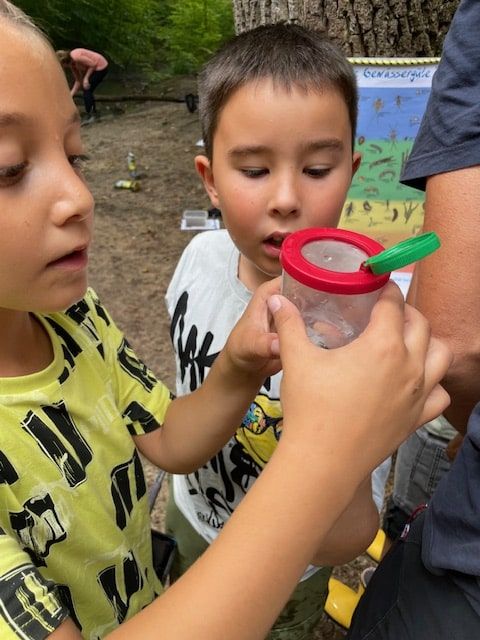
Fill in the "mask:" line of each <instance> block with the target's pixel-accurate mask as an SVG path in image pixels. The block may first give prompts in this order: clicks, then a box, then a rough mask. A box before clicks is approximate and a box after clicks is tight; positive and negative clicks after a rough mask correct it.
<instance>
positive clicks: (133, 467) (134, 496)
mask: <svg viewBox="0 0 480 640" xmlns="http://www.w3.org/2000/svg"><path fill="white" fill-rule="evenodd" d="M111 480H112V485H111V491H112V500H113V504H114V506H115V513H116V521H117V526H118V528H119V529H121V530H122V531H123V529H125V527H126V526H127V520H128V517H129V516H130V514H131V513H132V511H133V507H134V505H135V504H136V503H137V502H138V501H139V500H140V498H142V497H143V496H144V495H145V493H146V492H147V487H146V485H145V476H144V474H143V469H142V463H141V461H140V457H139V455H138V453H137V451H136V450H135V453H134V454H133V458H132V459H131V460H128V462H125V463H124V464H121V465H118V466H117V467H115V469H113V471H112V473H111Z"/></svg>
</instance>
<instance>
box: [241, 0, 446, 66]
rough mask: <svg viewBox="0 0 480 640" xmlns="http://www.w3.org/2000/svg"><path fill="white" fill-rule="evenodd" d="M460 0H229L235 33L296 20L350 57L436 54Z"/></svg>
mask: <svg viewBox="0 0 480 640" xmlns="http://www.w3.org/2000/svg"><path fill="white" fill-rule="evenodd" d="M458 4H459V0H233V10H234V17H235V30H236V32H237V33H240V32H242V31H246V30H248V29H253V28H254V27H257V26H258V25H261V24H272V23H275V22H298V23H300V24H305V25H307V26H310V27H315V28H317V29H324V30H326V31H327V32H328V34H329V35H330V37H331V38H332V39H333V40H335V41H336V42H337V43H339V44H340V45H341V47H342V49H343V50H344V51H345V53H346V54H347V55H348V56H351V57H374V56H385V57H397V56H400V57H404V56H407V57H416V56H422V57H423V56H426V57H430V56H438V55H440V53H441V48H442V43H443V38H444V37H445V34H446V32H447V30H448V27H449V25H450V22H451V19H452V17H453V14H454V12H455V9H456V8H457V6H458Z"/></svg>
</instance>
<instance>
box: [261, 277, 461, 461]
mask: <svg viewBox="0 0 480 640" xmlns="http://www.w3.org/2000/svg"><path fill="white" fill-rule="evenodd" d="M269 307H270V309H271V311H272V313H273V317H274V322H275V326H276V329H277V331H278V335H279V340H280V354H281V360H282V365H283V370H284V374H283V381H282V387H281V400H282V407H283V412H284V431H283V435H282V439H284V438H285V439H286V438H292V439H294V438H298V437H301V438H307V439H308V440H309V441H310V442H311V445H312V447H311V450H312V456H315V452H316V451H317V450H318V449H317V447H318V448H325V447H326V448H327V449H326V450H327V451H331V453H332V455H334V454H335V453H339V455H343V456H347V457H348V458H349V459H351V460H356V464H358V465H360V466H361V467H362V472H364V473H368V472H370V471H371V470H372V469H373V468H374V467H375V466H377V465H378V464H380V462H381V461H382V460H384V459H385V458H386V457H387V456H388V455H389V454H390V453H392V452H393V451H395V450H396V449H397V447H398V446H399V444H400V443H401V442H402V441H403V440H405V439H406V438H407V437H408V435H409V434H410V433H411V432H413V431H414V430H415V429H416V428H418V427H419V426H420V425H421V424H424V423H425V422H428V421H429V420H431V419H433V418H434V417H436V416H437V415H439V414H440V413H442V411H443V410H444V409H445V408H446V407H447V406H448V404H449V396H448V394H447V393H446V392H445V390H444V389H443V388H442V387H441V386H440V384H439V382H440V380H441V379H442V378H443V376H444V374H445V372H446V370H447V369H448V366H449V365H450V363H451V353H450V351H449V349H448V348H447V347H446V346H445V345H444V344H443V343H442V342H440V341H439V340H437V339H435V338H433V337H432V336H431V335H430V328H429V325H428V322H427V321H426V319H425V318H424V317H423V316H422V315H421V314H420V313H419V312H418V311H417V310H416V309H414V308H413V307H410V306H409V305H405V303H404V301H403V297H402V294H401V292H400V290H399V289H398V287H397V286H396V285H395V284H393V283H389V284H388V285H387V287H385V289H384V291H383V292H382V294H381V296H380V298H379V300H378V302H377V304H376V305H375V307H374V309H373V311H372V315H371V319H370V323H369V325H368V326H367V328H366V329H365V331H364V332H363V333H362V334H361V335H360V336H359V337H358V338H357V339H356V340H354V341H353V342H351V343H350V344H348V345H346V346H344V347H340V348H338V349H332V350H324V349H321V348H319V347H316V346H315V345H313V344H312V343H311V342H310V341H309V339H308V337H307V335H306V332H305V327H304V324H303V321H302V319H301V317H300V315H299V313H298V311H297V309H296V308H295V307H294V305H293V304H291V303H290V302H289V301H288V300H287V299H285V298H283V297H282V296H273V297H272V298H271V299H270V300H269Z"/></svg>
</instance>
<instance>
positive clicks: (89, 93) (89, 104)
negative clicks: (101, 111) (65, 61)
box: [83, 67, 108, 114]
mask: <svg viewBox="0 0 480 640" xmlns="http://www.w3.org/2000/svg"><path fill="white" fill-rule="evenodd" d="M107 72H108V67H106V68H105V69H102V70H101V71H94V72H93V73H92V75H91V76H90V79H89V83H90V88H89V89H84V90H83V101H84V103H85V111H86V112H87V113H88V114H91V113H96V112H97V105H96V103H95V96H94V95H93V92H94V91H95V89H96V88H97V87H98V85H99V84H100V83H101V82H102V80H103V79H104V78H105V76H106V75H107Z"/></svg>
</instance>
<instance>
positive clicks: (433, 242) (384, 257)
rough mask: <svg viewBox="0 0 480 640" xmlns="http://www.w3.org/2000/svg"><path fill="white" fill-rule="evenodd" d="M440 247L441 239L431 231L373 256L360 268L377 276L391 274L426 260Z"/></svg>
mask: <svg viewBox="0 0 480 640" xmlns="http://www.w3.org/2000/svg"><path fill="white" fill-rule="evenodd" d="M439 247H440V238H439V237H438V236H437V234H436V233H435V232H434V231H429V232H427V233H422V234H420V235H419V236H415V237H414V238H408V239H407V240H403V241H402V242H399V243H398V244H395V245H394V246H393V247H390V248H389V249H385V251H381V252H380V253H377V254H376V255H374V256H371V257H370V258H368V259H367V260H365V261H364V262H363V263H362V265H361V267H360V268H361V269H363V270H365V269H368V270H370V271H371V272H372V273H374V274H375V275H380V274H382V273H389V272H390V271H395V270H397V269H401V268H402V267H406V266H407V265H408V264H412V263H413V262H417V261H418V260H421V259H422V258H425V257H426V256H428V255H430V254H431V253H433V252H434V251H436V250H437V249H438V248H439Z"/></svg>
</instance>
